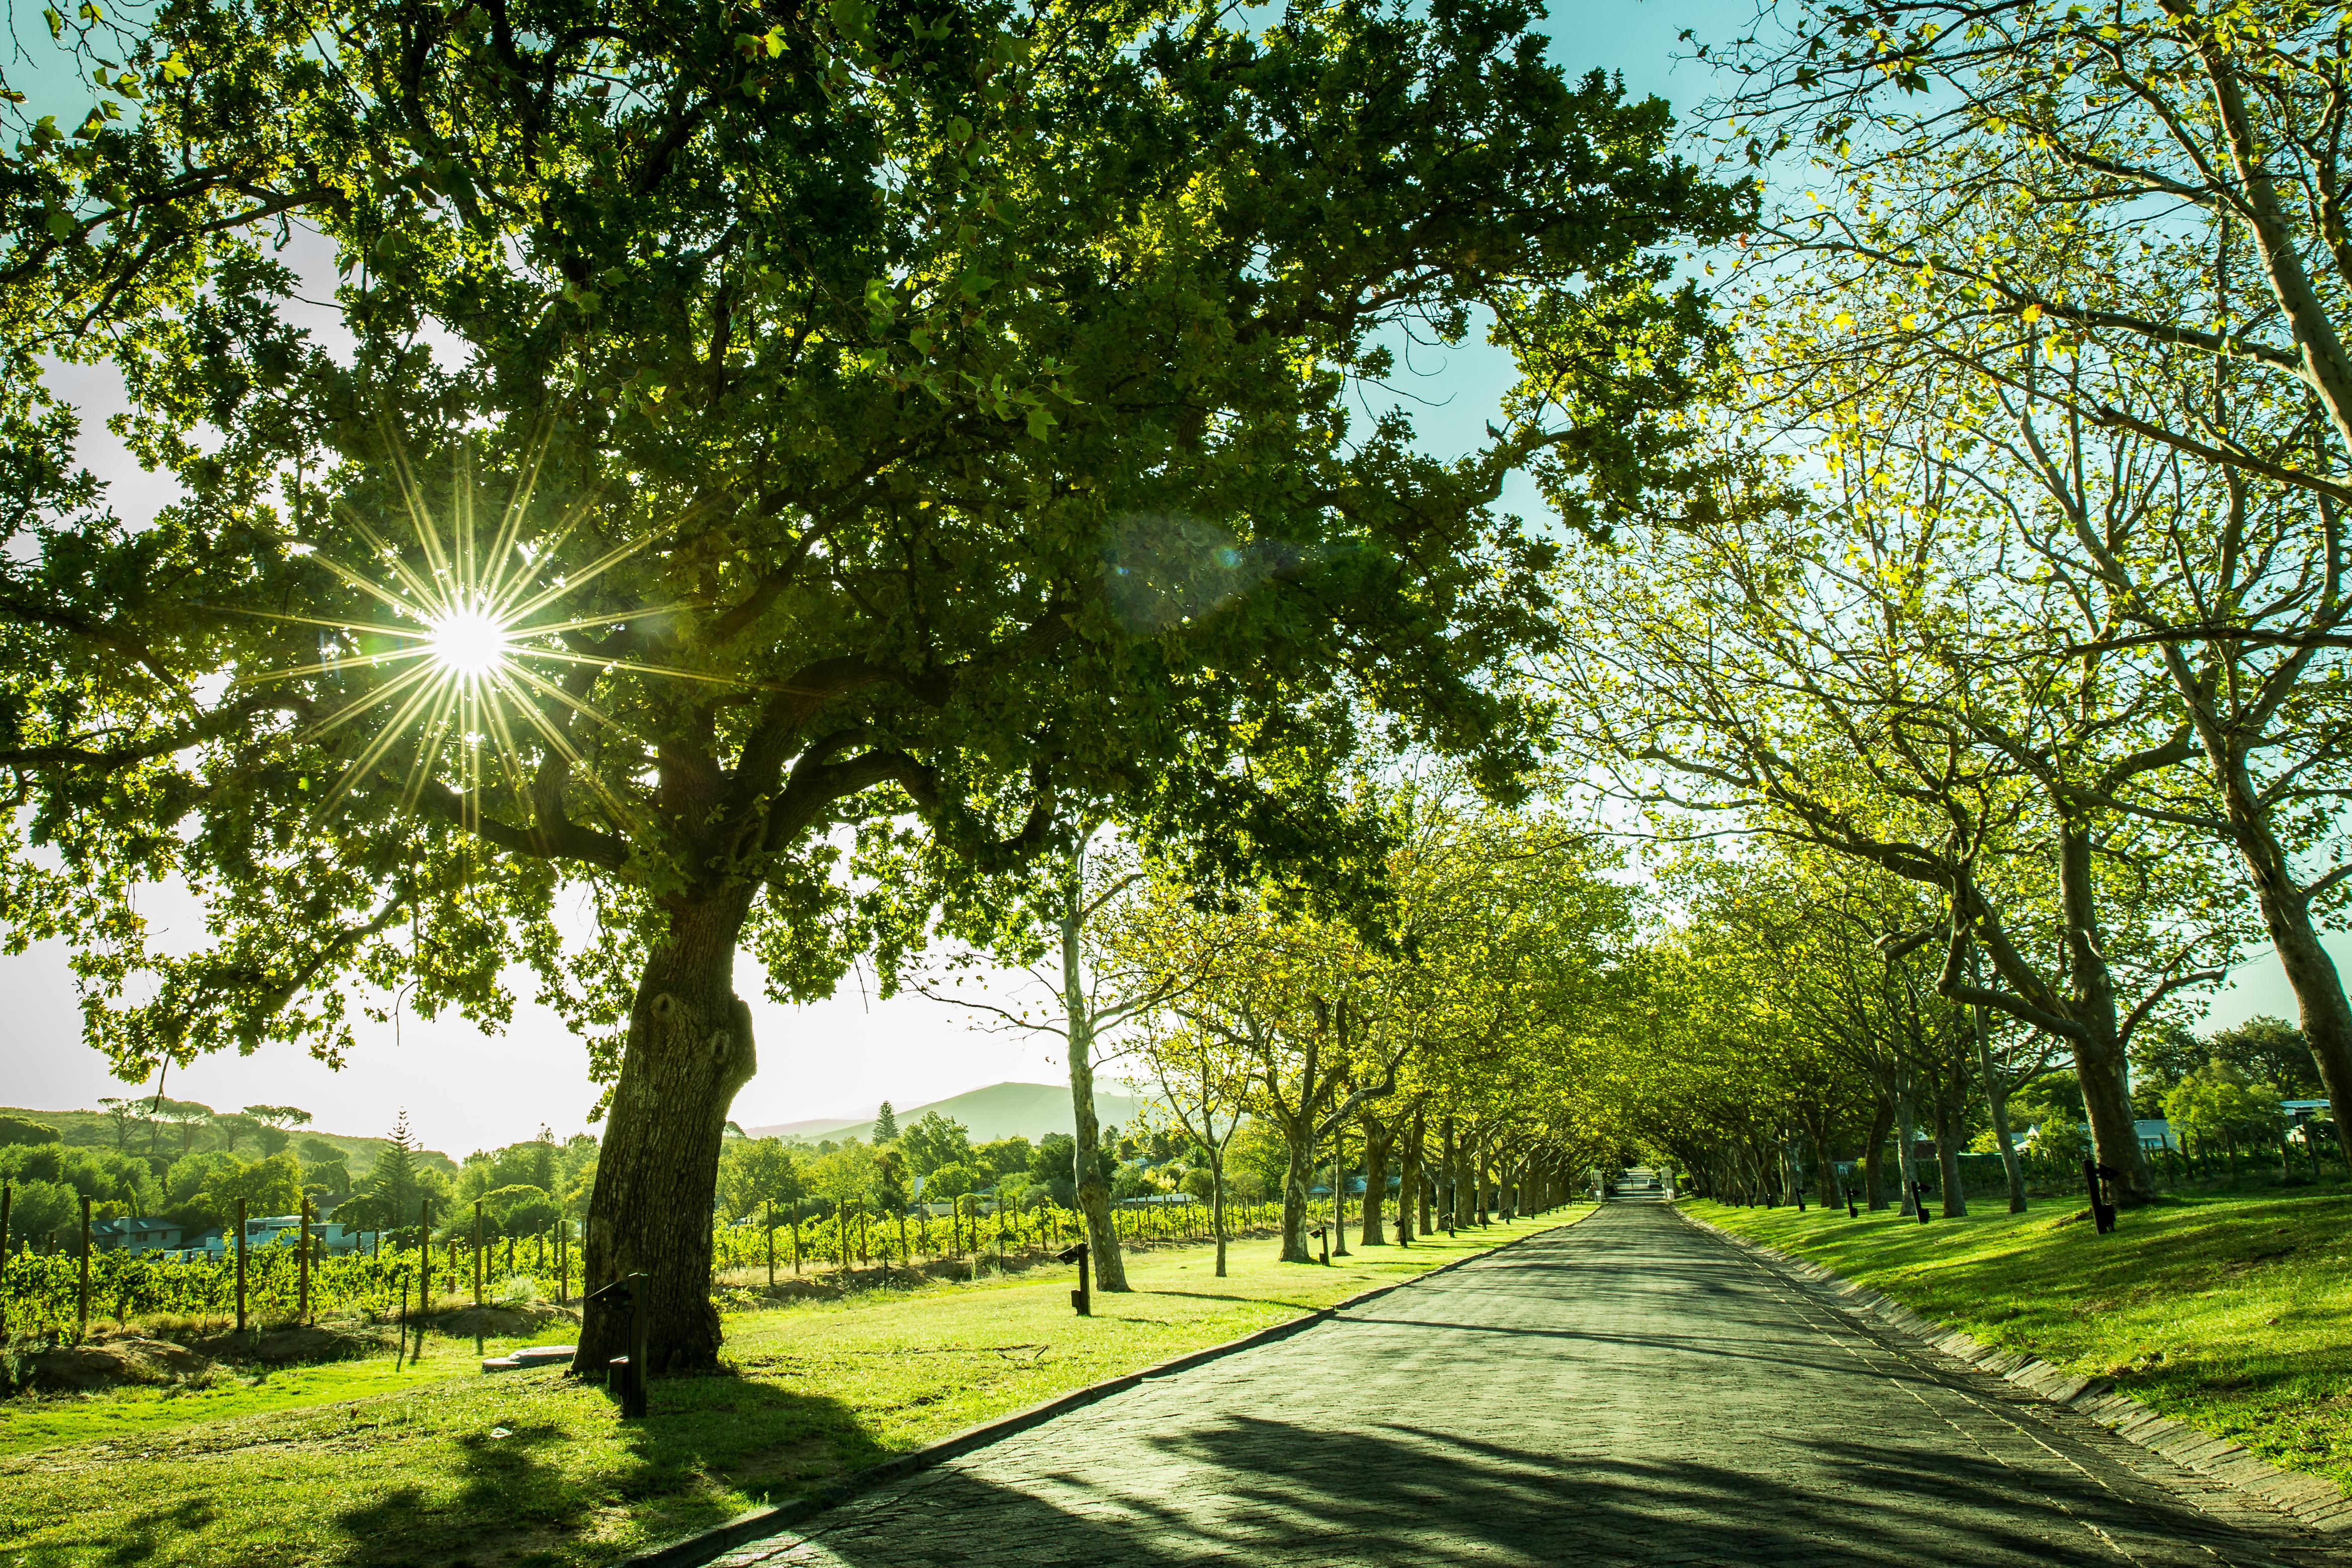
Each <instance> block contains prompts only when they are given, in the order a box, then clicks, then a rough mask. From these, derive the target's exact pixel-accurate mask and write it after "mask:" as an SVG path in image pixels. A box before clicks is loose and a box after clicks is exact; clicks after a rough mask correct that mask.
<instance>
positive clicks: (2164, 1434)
mask: <svg viewBox="0 0 2352 1568" xmlns="http://www.w3.org/2000/svg"><path fill="white" fill-rule="evenodd" d="M1674 1207H1675V1213H1676V1214H1678V1215H1682V1217H1683V1218H1684V1219H1685V1221H1687V1222H1688V1223H1690V1224H1692V1225H1695V1226H1698V1227H1699V1228H1700V1229H1702V1230H1707V1231H1712V1232H1713V1233H1714V1234H1716V1235H1717V1236H1719V1237H1723V1238H1724V1239H1725V1240H1726V1241H1728V1242H1730V1243H1731V1244H1732V1245H1733V1246H1734V1247H1740V1248H1742V1249H1744V1250H1746V1251H1748V1252H1751V1253H1754V1254H1756V1255H1757V1256H1758V1257H1759V1258H1764V1259H1766V1260H1768V1261H1769V1262H1770V1263H1771V1264H1772V1265H1773V1266H1774V1267H1776V1268H1780V1270H1782V1271H1783V1272H1785V1273H1787V1274H1790V1275H1791V1276H1793V1277H1794V1279H1795V1280H1796V1281H1797V1283H1798V1284H1799V1285H1801V1286H1802V1287H1805V1288H1809V1289H1813V1290H1816V1291H1818V1292H1820V1293H1822V1294H1824V1295H1828V1296H1832V1297H1834V1298H1835V1299H1836V1300H1837V1303H1838V1305H1839V1306H1841V1307H1843V1309H1845V1310H1847V1311H1849V1312H1851V1313H1853V1315H1854V1316H1855V1317H1857V1318H1862V1319H1864V1320H1867V1321H1869V1322H1870V1323H1872V1324H1873V1325H1874V1326H1876V1327H1879V1328H1882V1329H1888V1330H1892V1331H1895V1332H1896V1333H1899V1334H1904V1335H1906V1336H1908V1337H1910V1338H1912V1339H1915V1340H1918V1341H1920V1342H1923V1343H1925V1344H1927V1345H1928V1346H1930V1347H1932V1348H1934V1349H1936V1350H1938V1351H1941V1352H1944V1353H1945V1354H1946V1355H1948V1356H1950V1357H1951V1358H1952V1359H1953V1360H1955V1361H1959V1362H1964V1363H1967V1364H1969V1366H1972V1367H1975V1368H1976V1369H1977V1370H1978V1371H1979V1372H1989V1373H1993V1374H1994V1375H1995V1376H1998V1377H2001V1378H2005V1379H2007V1380H2008V1381H2009V1382H2011V1383H2013V1384H2017V1385H2018V1386H2019V1387H2020V1388H2022V1389H2025V1390H2026V1391H2027V1392H2029V1393H2032V1394H2039V1395H2040V1396H2041V1397H2042V1398H2043V1399H2046V1400H2048V1401H2049V1402H2050V1403H2051V1404H2053V1405H2063V1406H2065V1407H2066V1408H2067V1409H2069V1410H2076V1411H2080V1412H2081V1413H2082V1414H2084V1415H2087V1416H2089V1417H2090V1418H2091V1419H2092V1420H2094V1421H2095V1422H2097V1423H2098V1424H2099V1425H2100V1426H2105V1428H2107V1430H2109V1431H2111V1432H2113V1433H2115V1434H2116V1436H2120V1437H2123V1438H2125V1439H2126V1440H2128V1441H2130V1442H2133V1443H2137V1444H2138V1445H2139V1446H2140V1447H2143V1448H2147V1449H2148V1450H2149V1451H2151V1452H2153V1453H2156V1454H2160V1455H2162V1456H2163V1457H2164V1458H2168V1459H2169V1460H2171V1461H2172V1462H2173V1463H2174V1464H2176V1465H2179V1466H2180V1467H2181V1468H2184V1469H2189V1470H2194V1471H2196V1472H2197V1473H2198V1474H2199V1475H2200V1476H2208V1477H2210V1478H2211V1479H2214V1480H2217V1481H2220V1482H2221V1483H2222V1484H2223V1485H2225V1486H2229V1487H2232V1488H2235V1489H2237V1490H2239V1491H2242V1492H2246V1493H2248V1494H2250V1495H2252V1496H2253V1497H2257V1498H2260V1499H2261V1500H2263V1501H2264V1502H2266V1503H2268V1504H2270V1506H2271V1507H2273V1508H2274V1509H2277V1510H2279V1511H2280V1512H2282V1513H2284V1514H2286V1515H2287V1516H2288V1517H2290V1518H2292V1519H2294V1520H2296V1521H2299V1522H2301V1523H2303V1524H2305V1525H2308V1526H2310V1527H2311V1528H2312V1529H2314V1530H2316V1531H2326V1532H2327V1533H2329V1534H2342V1533H2344V1532H2346V1531H2352V1499H2347V1497H2346V1496H2345V1495H2344V1491H2343V1489H2342V1488H2340V1487H2338V1486H2337V1485H2336V1483H2335V1482H2334V1481H2331V1480H2329V1479H2326V1477H2325V1476H2315V1475H2310V1474H2307V1473H2305V1472H2304V1471H2301V1470H2283V1469H2280V1468H2278V1467H2277V1466H2276V1465H2273V1464H2272V1463H2271V1462H2270V1461H2269V1460H2268V1459H2265V1458H2262V1457H2261V1456H2260V1455H2258V1454H2256V1453H2254V1452H2253V1451H2252V1449H2250V1448H2248V1447H2245V1446H2244V1445H2243V1444H2241V1443H2233V1442H2231V1441H2230V1440H2229V1439H2228V1438H2226V1437H2216V1436H2213V1435H2212V1434H2211V1433H2210V1432H2200V1431H2199V1430H2198V1429H2197V1428H2196V1427H2194V1426H2188V1425H2186V1424H2184V1423H2182V1422H2179V1421H2175V1420H2173V1419H2172V1418H2171V1417H2169V1416H2167V1415H2158V1414H2157V1413H2156V1412H2155V1411H2153V1410H2151V1409H2149V1408H2148V1407H2147V1405H2143V1404H2141V1403H2140V1402H2139V1401H2138V1400H2137V1399H2134V1398H2133V1397H2132V1396H2131V1395H2129V1394H2118V1393H2116V1388H2115V1385H2114V1384H2111V1383H2109V1382H2108V1381H2107V1380H2106V1379H2105V1378H2103V1377H2083V1376H2081V1375H2079V1374H2077V1373H2070V1372H2066V1371H2064V1370H2063V1369H2061V1368H2059V1367H2054V1366H2053V1365H2051V1364H2050V1363H2048V1362H2046V1361H2043V1360H2042V1359H2040V1358H2039V1357H2037V1356H2030V1355H2027V1354H2025V1353H2024V1352H2021V1351H2005V1350H1998V1349H1995V1348H1993V1347H1992V1346H1990V1345H1986V1344H1980V1343H1979V1342H1977V1341H1976V1340H1974V1339H1972V1338H1970V1337H1969V1335H1967V1334H1964V1333H1962V1332H1960V1331H1958V1329H1953V1328H1948V1327H1947V1326H1946V1325H1944V1324H1942V1323H1939V1322H1937V1321H1934V1320H1933V1319H1930V1318H1923V1317H1921V1316H1920V1315H1919V1314H1918V1313H1916V1312H1915V1311H1913V1310H1911V1309H1910V1308H1908V1307H1906V1306H1905V1305H1903V1303H1902V1302H1900V1301H1897V1300H1894V1299H1893V1298H1892V1297H1889V1296H1885V1295H1882V1294H1881V1293H1880V1292H1878V1291H1876V1290H1874V1289H1871V1288H1870V1287H1869V1286H1867V1285H1857V1284H1855V1283H1854V1282H1853V1280H1851V1279H1847V1278H1845V1276H1843V1274H1838V1273H1835V1272H1833V1271H1832V1270H1830V1269H1827V1268H1822V1266H1821V1265H1820V1264H1818V1263H1809V1262H1807V1261H1806V1260H1805V1259H1803V1258H1794V1257H1791V1256H1790V1254H1788V1253H1785V1252H1783V1251H1781V1250H1780V1248H1779V1247H1769V1246H1767V1245H1766V1244H1764V1243H1763V1242H1760V1241H1757V1240H1754V1239H1752V1238H1750V1237H1745V1236H1741V1235H1740V1234H1739V1233H1738V1232H1737V1231H1733V1230H1726V1229H1725V1228H1724V1227H1723V1226H1719V1225H1716V1224H1713V1223H1711V1222H1709V1221H1707V1220H1703V1219H1701V1218H1699V1217H1698V1216H1697V1215H1695V1214H1691V1213H1689V1212H1688V1211H1686V1210H1685V1209H1684V1208H1683V1207H1682V1206H1681V1205H1674Z"/></svg>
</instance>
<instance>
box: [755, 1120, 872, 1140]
mask: <svg viewBox="0 0 2352 1568" xmlns="http://www.w3.org/2000/svg"><path fill="white" fill-rule="evenodd" d="M856 1125H857V1123H856V1122H855V1121H850V1120H849V1119H848V1118H847V1117H845V1116H813V1117H811V1118H809V1120H807V1121H779V1122H776V1123H774V1124H773V1125H772V1126H768V1127H746V1128H745V1129H743V1132H744V1135H745V1136H746V1137H751V1138H822V1137H824V1135H825V1134H826V1133H828V1132H835V1131H840V1130H841V1129H842V1128H844V1127H855V1126H856Z"/></svg>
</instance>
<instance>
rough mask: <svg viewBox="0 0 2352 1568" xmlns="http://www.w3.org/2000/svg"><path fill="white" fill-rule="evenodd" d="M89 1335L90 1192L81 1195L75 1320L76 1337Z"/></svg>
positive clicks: (84, 1337) (86, 1337) (76, 1338)
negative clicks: (78, 1291) (78, 1298)
mask: <svg viewBox="0 0 2352 1568" xmlns="http://www.w3.org/2000/svg"><path fill="white" fill-rule="evenodd" d="M88 1338H89V1194H88V1193H84V1194H82V1195H81V1309H80V1312H79V1316H78V1318H77V1319H76V1321H75V1325H74V1339H75V1340H76V1341H77V1342H79V1341H81V1340H85V1339H88Z"/></svg>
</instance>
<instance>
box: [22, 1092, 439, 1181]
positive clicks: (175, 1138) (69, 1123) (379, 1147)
mask: <svg viewBox="0 0 2352 1568" xmlns="http://www.w3.org/2000/svg"><path fill="white" fill-rule="evenodd" d="M215 1109H218V1110H235V1109H236V1107H234V1106H226V1105H225V1106H219V1107H216V1108H215ZM0 1116H22V1117H25V1118H27V1119H28V1120H30V1121H46V1122H47V1123H48V1124H49V1125H50V1126H52V1127H54V1128H56V1129H57V1130H58V1136H59V1137H60V1138H62V1139H64V1140H65V1141H66V1142H68V1143H72V1144H76V1145H81V1146H86V1147H89V1148H93V1149H111V1148H113V1147H114V1146H115V1133H114V1118H113V1117H111V1116H110V1115H108V1114H107V1113H106V1112H105V1111H103V1110H22V1109H20V1108H18V1107H16V1106H13V1105H0ZM151 1134H152V1138H153V1142H152V1148H153V1149H154V1152H156V1153H158V1154H166V1155H176V1154H178V1153H179V1152H180V1130H179V1129H178V1128H176V1127H169V1126H158V1127H152V1128H151V1127H149V1126H148V1125H147V1124H145V1123H140V1124H137V1125H134V1126H133V1127H132V1128H131V1142H130V1145H129V1147H130V1152H131V1153H133V1154H144V1153H146V1152H148V1149H149V1148H150V1146H151V1145H150V1143H149V1138H150V1135H151ZM294 1137H295V1141H296V1142H300V1141H301V1140H302V1139H305V1138H323V1139H325V1140H326V1141H327V1142H330V1143H332V1144H333V1145H334V1146H335V1147H336V1148H338V1149H341V1151H342V1152H343V1159H344V1161H345V1162H346V1163H348V1164H349V1165H350V1167H351V1172H352V1175H354V1176H361V1175H365V1174H366V1173H367V1172H368V1169H369V1167H370V1166H372V1165H373V1164H374V1163H375V1157H376V1156H377V1155H378V1154H380V1153H382V1152H383V1151H384V1150H385V1149H387V1148H389V1147H390V1146H391V1143H392V1140H390V1139H389V1138H353V1137H350V1136H347V1135H346V1134H344V1133H341V1132H321V1131H319V1130H318V1129H317V1128H315V1127H298V1128H296V1129H295V1130H294ZM188 1147H189V1148H190V1149H191V1150H194V1151H196V1152H202V1151H204V1150H206V1149H217V1148H219V1147H220V1134H219V1133H217V1132H215V1131H213V1130H212V1129H211V1128H209V1127H205V1126H198V1127H197V1128H196V1129H195V1133H194V1137H193V1138H192V1139H191V1140H190V1141H189V1143H188ZM237 1152H238V1153H240V1154H243V1155H244V1156H245V1157H247V1159H250V1158H252V1157H253V1155H254V1154H255V1152H256V1151H255V1149H254V1147H253V1143H252V1141H251V1140H249V1139H248V1140H247V1141H246V1142H243V1143H240V1144H239V1145H238V1146H237ZM416 1157H417V1158H418V1159H419V1160H422V1161H424V1162H425V1163H427V1164H432V1165H437V1166H439V1167H440V1168H441V1169H442V1170H445V1171H452V1172H454V1171H455V1170H457V1162H456V1161H455V1160H452V1159H451V1158H449V1156H448V1155H446V1154H444V1153H441V1152H437V1151H436V1150H432V1149H419V1150H418V1151H416Z"/></svg>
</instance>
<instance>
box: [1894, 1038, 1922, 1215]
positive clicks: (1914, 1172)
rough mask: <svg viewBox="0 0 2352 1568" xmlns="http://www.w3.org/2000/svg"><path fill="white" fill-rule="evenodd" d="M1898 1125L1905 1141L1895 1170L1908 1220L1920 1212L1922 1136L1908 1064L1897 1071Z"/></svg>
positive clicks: (1897, 1151) (1899, 1147)
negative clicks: (1914, 1112)
mask: <svg viewBox="0 0 2352 1568" xmlns="http://www.w3.org/2000/svg"><path fill="white" fill-rule="evenodd" d="M1895 1134H1896V1136H1897V1137H1899V1138H1900V1139H1901V1140H1902V1142H1900V1143H1898V1144H1896V1145H1895V1170H1896V1172H1897V1173H1899V1174H1900V1175H1901V1177H1902V1179H1903V1204H1902V1208H1901V1213H1902V1214H1903V1215H1904V1217H1906V1219H1907V1218H1912V1217H1916V1215H1917V1214H1918V1212H1919V1211H1918V1208H1917V1206H1916V1202H1915V1200H1916V1198H1917V1196H1918V1193H1919V1162H1918V1148H1919V1136H1918V1128H1917V1126H1916V1123H1915V1122H1914V1121H1913V1120H1912V1112H1911V1068H1910V1066H1909V1064H1907V1063H1906V1064H1905V1065H1904V1066H1903V1067H1901V1068H1897V1069H1896V1078H1895Z"/></svg>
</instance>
